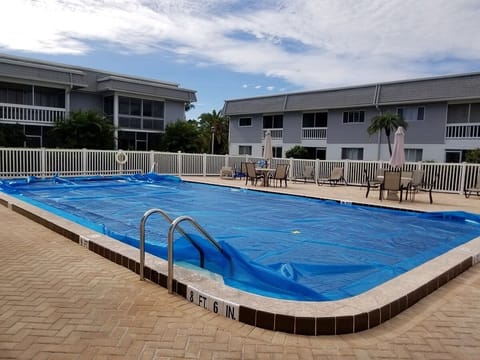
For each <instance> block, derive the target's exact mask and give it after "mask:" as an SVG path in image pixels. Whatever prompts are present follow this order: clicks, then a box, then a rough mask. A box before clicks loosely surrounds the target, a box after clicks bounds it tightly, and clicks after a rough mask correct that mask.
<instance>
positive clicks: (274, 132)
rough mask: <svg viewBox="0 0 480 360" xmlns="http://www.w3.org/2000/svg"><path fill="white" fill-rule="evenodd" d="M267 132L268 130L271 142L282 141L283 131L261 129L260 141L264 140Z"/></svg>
mask: <svg viewBox="0 0 480 360" xmlns="http://www.w3.org/2000/svg"><path fill="white" fill-rule="evenodd" d="M267 130H270V135H272V140H273V139H280V140H281V139H283V129H263V135H262V139H265V134H266V132H267Z"/></svg>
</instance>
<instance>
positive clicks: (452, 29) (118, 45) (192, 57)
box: [0, 0, 480, 119]
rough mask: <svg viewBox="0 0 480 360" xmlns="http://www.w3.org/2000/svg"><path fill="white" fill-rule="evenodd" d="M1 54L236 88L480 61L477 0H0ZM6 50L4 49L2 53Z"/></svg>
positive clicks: (246, 91)
mask: <svg viewBox="0 0 480 360" xmlns="http://www.w3.org/2000/svg"><path fill="white" fill-rule="evenodd" d="M0 14H1V21H0V54H1V53H4V54H8V55H16V56H23V57H29V58H35V59H40V60H47V61H51V62H56V63H62V64H67V65H78V66H82V67H88V68H94V69H100V70H106V71H109V72H114V73H120V74H126V75H133V76H139V77H145V78H152V79H156V80H160V81H168V82H174V83H177V84H179V85H180V87H182V88H186V89H192V90H195V91H196V92H197V99H198V101H197V102H196V103H195V104H194V106H195V108H194V109H192V110H190V111H189V112H187V114H186V115H187V118H188V119H197V118H198V116H199V115H200V114H202V113H210V112H212V110H216V111H219V110H221V109H222V108H223V105H224V101H225V100H230V99H238V98H247V97H256V96H268V95H275V94H282V93H289V92H300V91H308V90H320V89H332V88H337V87H345V86H356V85H363V84H371V83H376V82H384V81H396V80H403V79H413V78H421V77H431V76H442V75H450V74H459V73H466V72H478V71H480V41H478V38H479V32H480V25H479V23H480V21H479V20H478V19H480V0H156V1H154V0H30V1H28V0H0ZM0 56H1V55H0Z"/></svg>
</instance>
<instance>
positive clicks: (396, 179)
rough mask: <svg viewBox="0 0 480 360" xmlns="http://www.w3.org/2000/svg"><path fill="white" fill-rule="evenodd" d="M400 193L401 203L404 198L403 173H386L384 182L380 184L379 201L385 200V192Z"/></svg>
mask: <svg viewBox="0 0 480 360" xmlns="http://www.w3.org/2000/svg"><path fill="white" fill-rule="evenodd" d="M384 191H389V192H397V191H398V192H400V202H402V197H403V186H402V173H401V172H400V171H385V173H384V174H383V182H382V183H381V184H380V191H379V192H380V195H379V199H380V200H383V192H384Z"/></svg>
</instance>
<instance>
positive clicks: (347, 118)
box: [343, 110, 365, 124]
mask: <svg viewBox="0 0 480 360" xmlns="http://www.w3.org/2000/svg"><path fill="white" fill-rule="evenodd" d="M363 122H365V111H363V110H361V111H344V112H343V123H344V124H350V123H363Z"/></svg>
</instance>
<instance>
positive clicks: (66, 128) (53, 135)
mask: <svg viewBox="0 0 480 360" xmlns="http://www.w3.org/2000/svg"><path fill="white" fill-rule="evenodd" d="M114 134H115V128H114V126H113V124H112V123H111V122H109V121H108V120H107V119H106V118H105V117H104V116H102V115H100V114H99V113H97V112H95V111H92V110H89V111H82V110H79V111H73V112H71V113H70V116H69V117H68V118H67V119H66V120H60V121H57V123H56V124H55V127H54V128H53V129H52V130H50V132H49V133H48V142H49V146H53V147H60V148H69V149H80V148H87V149H113V148H114V145H115V142H114V140H115V138H114Z"/></svg>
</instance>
